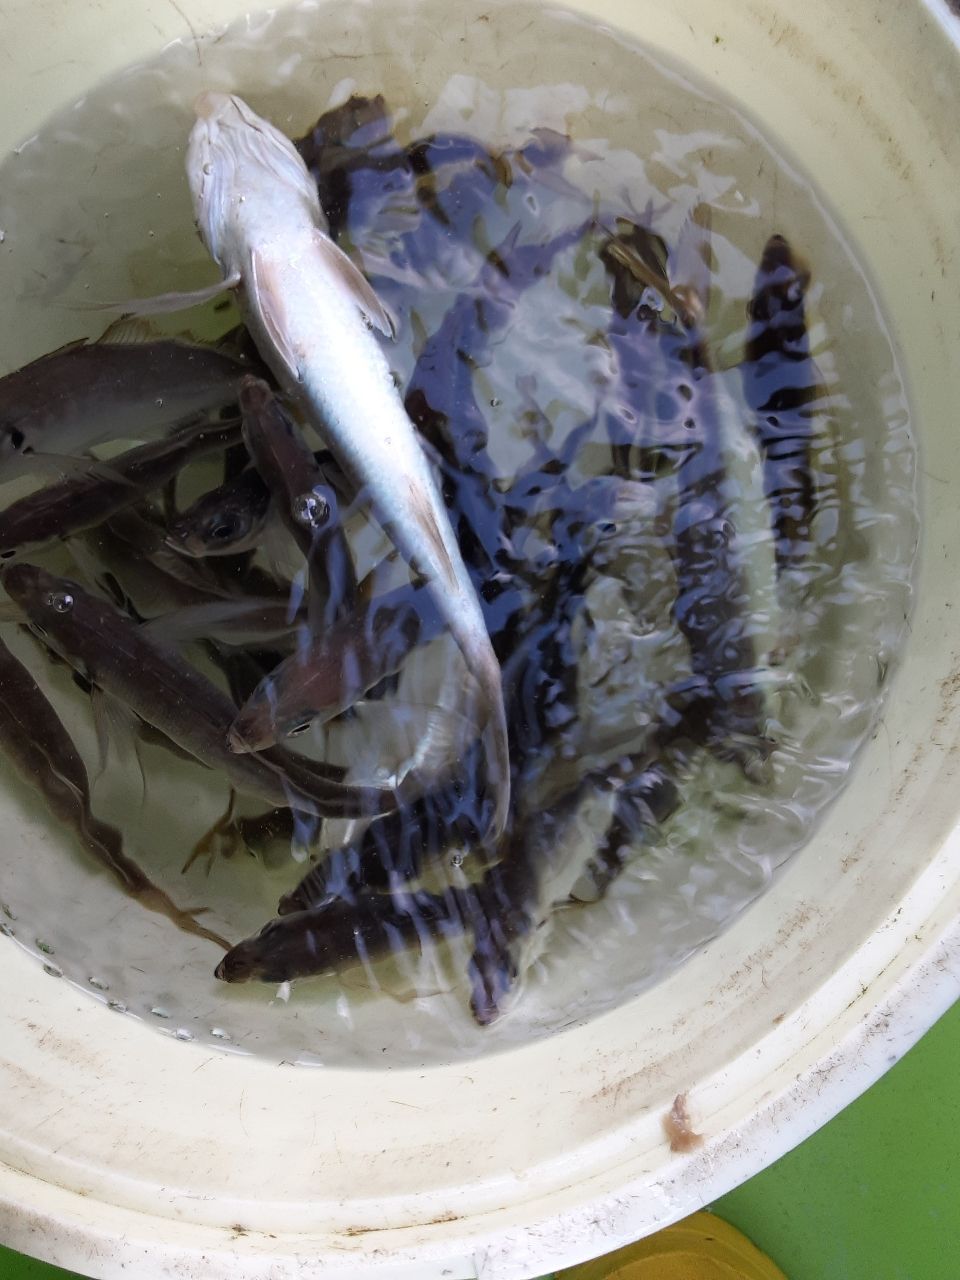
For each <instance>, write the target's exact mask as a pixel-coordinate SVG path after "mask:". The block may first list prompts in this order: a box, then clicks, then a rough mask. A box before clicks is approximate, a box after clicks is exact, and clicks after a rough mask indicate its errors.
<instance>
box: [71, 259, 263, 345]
mask: <svg viewBox="0 0 960 1280" xmlns="http://www.w3.org/2000/svg"><path fill="white" fill-rule="evenodd" d="M239 283H240V273H239V272H234V273H233V274H232V275H229V276H226V277H225V278H224V279H223V280H218V281H217V282H216V284H210V285H207V286H206V287H205V288H203V289H191V290H188V291H187V292H184V293H180V292H176V293H158V294H157V295H156V296H155V297H153V298H126V299H124V300H123V301H119V302H71V303H68V304H67V307H68V309H69V310H70V311H120V312H123V314H124V315H128V316H164V315H170V314H172V313H174V312H177V311H189V310H190V308H191V307H200V306H203V304H204V303H205V302H212V301H213V299H214V298H219V297H220V295H221V294H222V293H226V292H227V291H228V290H229V289H236V287H237V285H239ZM108 332H109V330H108Z"/></svg>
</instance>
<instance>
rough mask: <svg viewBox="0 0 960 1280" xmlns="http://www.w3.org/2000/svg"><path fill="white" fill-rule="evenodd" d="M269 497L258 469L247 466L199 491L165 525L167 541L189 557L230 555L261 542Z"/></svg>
mask: <svg viewBox="0 0 960 1280" xmlns="http://www.w3.org/2000/svg"><path fill="white" fill-rule="evenodd" d="M270 509H271V496H270V490H269V489H268V488H267V486H266V484H265V483H264V481H263V479H262V478H261V476H260V473H259V471H257V470H256V469H255V468H254V467H249V466H248V467H247V468H246V470H244V471H241V473H240V474H239V475H238V476H235V477H234V478H233V479H232V480H227V481H225V482H224V483H223V484H221V485H218V486H217V488H216V489H211V490H210V492H209V493H204V494H202V495H201V496H200V497H199V498H197V500H196V502H194V503H192V504H191V505H190V506H189V507H187V509H186V511H182V512H181V513H180V514H179V515H178V516H177V517H176V518H175V519H174V520H171V522H170V524H169V526H168V533H167V542H168V544H169V545H170V546H172V547H173V548H174V550H176V551H180V552H182V553H183V554H184V555H188V556H230V555H236V554H237V552H238V551H249V550H251V549H252V548H254V547H256V546H257V545H258V543H259V541H260V538H261V535H262V533H263V530H264V527H265V525H266V523H267V521H268V519H269V518H270Z"/></svg>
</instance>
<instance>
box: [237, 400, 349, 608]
mask: <svg viewBox="0 0 960 1280" xmlns="http://www.w3.org/2000/svg"><path fill="white" fill-rule="evenodd" d="M240 412H241V413H242V415H243V438H244V441H245V442H246V446H247V450H248V452H249V454H250V456H251V458H252V459H253V462H254V465H255V467H256V468H257V471H258V472H259V474H260V475H261V476H262V477H263V481H264V483H265V485H266V487H267V490H268V492H269V493H271V494H272V495H273V498H274V501H275V503H276V507H277V511H278V513H279V515H280V519H281V520H282V521H283V523H284V524H285V525H286V527H287V529H288V530H289V531H290V534H291V536H292V537H293V540H294V542H296V544H297V546H298V547H299V548H300V550H301V552H302V553H303V556H304V559H305V560H306V562H307V569H308V572H309V576H310V592H311V598H310V603H311V616H312V617H313V618H314V619H315V621H316V624H317V625H318V627H319V626H329V625H331V624H332V623H333V622H334V621H335V620H336V618H337V616H338V615H339V614H340V612H341V611H342V610H343V609H344V608H347V607H349V605H350V604H351V603H352V602H353V600H354V598H355V596H356V590H357V578H356V572H355V570H354V565H353V556H352V554H351V552H350V544H349V543H348V542H347V537H346V534H345V532H344V529H343V525H342V523H341V521H340V512H339V507H338V503H337V495H336V492H335V491H334V489H333V486H332V485H331V484H329V483H328V481H327V478H326V476H325V474H324V472H323V470H322V468H321V467H320V466H319V464H318V463H317V460H316V456H315V454H314V453H313V451H312V450H311V449H310V447H309V446H308V445H307V442H306V441H305V440H304V438H303V436H302V435H301V433H300V429H299V427H298V426H297V425H296V423H295V422H294V421H293V419H292V418H291V417H290V415H289V414H288V413H287V412H286V411H285V409H284V408H283V406H282V404H281V403H280V401H279V399H278V398H277V396H276V395H275V394H274V393H273V391H271V389H270V387H269V386H268V385H267V383H265V382H263V381H262V380H261V379H259V378H244V379H243V381H242V382H241V384H240Z"/></svg>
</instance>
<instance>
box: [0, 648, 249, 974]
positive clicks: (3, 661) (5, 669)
mask: <svg viewBox="0 0 960 1280" xmlns="http://www.w3.org/2000/svg"><path fill="white" fill-rule="evenodd" d="M0 748H2V750H3V751H4V753H5V755H6V756H7V757H8V759H9V760H10V761H11V763H12V764H13V766H14V768H15V769H16V770H17V772H18V773H19V774H20V776H21V777H22V778H23V780H24V782H26V783H27V784H28V785H29V786H31V787H33V788H35V789H36V790H38V791H39V792H40V793H41V794H42V795H43V798H44V800H45V801H46V804H47V808H48V809H49V811H50V812H51V813H52V814H53V815H54V817H56V818H57V819H58V821H60V822H62V823H64V824H65V825H66V826H69V827H71V828H72V829H73V830H74V831H75V832H76V834H77V836H78V837H79V839H80V841H81V843H82V844H83V847H84V848H85V849H86V850H87V852H88V853H90V854H91V855H92V856H93V857H94V858H95V859H96V860H97V862H98V863H99V864H100V865H101V866H103V867H105V868H106V869H107V870H108V871H109V872H110V874H111V875H112V876H113V877H114V879H115V880H116V881H117V882H118V884H119V885H120V887H121V888H122V889H123V891H124V892H125V893H127V894H129V895H130V897H132V898H135V899H136V900H137V901H138V902H139V903H140V904H141V905H142V906H144V907H146V908H147V910H149V911H156V912H157V913H158V914H160V915H163V916H166V917H167V919H168V920H172V921H173V923H174V924H175V925H176V926H177V928H179V929H182V930H183V931H184V932H185V933H192V934H194V935H195V936H196V937H198V938H206V939H207V940H208V941H210V942H215V943H216V944H217V946H220V947H223V948H224V950H227V949H228V948H229V946H230V944H229V942H227V941H226V940H225V939H223V938H221V937H220V935H219V934H217V933H214V932H213V930H211V929H207V928H205V926H203V925H202V924H200V923H199V922H198V921H197V920H196V919H195V918H194V914H193V913H191V912H189V911H184V910H182V909H181V908H180V907H178V906H177V905H176V904H175V903H174V902H173V901H172V900H171V899H170V898H169V897H168V896H167V894H166V893H164V891H163V890H162V889H160V888H158V887H157V886H156V885H155V884H153V882H152V881H151V880H149V879H148V877H147V876H146V875H145V874H144V872H143V871H142V870H141V869H140V867H138V866H137V864H136V863H135V862H134V861H133V859H132V858H130V857H128V856H127V854H126V853H124V851H123V839H122V837H121V835H120V832H119V831H118V830H117V829H116V827H112V826H110V825H109V824H107V823H106V822H101V821H100V819H99V818H96V817H94V815H93V813H92V812H91V809H90V782H89V778H88V776H87V769H86V765H85V764H84V763H83V760H82V759H81V758H80V754H79V752H78V751H77V749H76V747H75V746H74V744H73V740H72V738H71V737H70V735H69V734H68V733H67V731H66V729H65V728H64V726H63V724H62V723H61V721H60V718H59V716H58V715H57V713H56V712H55V711H54V709H53V707H52V706H51V705H50V703H49V701H48V700H47V698H46V696H45V695H44V693H43V692H42V691H41V689H40V686H39V685H38V684H37V682H36V680H35V679H34V678H33V676H32V675H31V674H30V672H29V671H28V670H27V668H26V667H25V666H24V665H23V664H22V663H21V662H20V661H18V659H17V658H15V657H14V656H13V654H12V653H11V652H10V650H9V649H8V648H7V646H6V645H5V644H3V642H2V641H0Z"/></svg>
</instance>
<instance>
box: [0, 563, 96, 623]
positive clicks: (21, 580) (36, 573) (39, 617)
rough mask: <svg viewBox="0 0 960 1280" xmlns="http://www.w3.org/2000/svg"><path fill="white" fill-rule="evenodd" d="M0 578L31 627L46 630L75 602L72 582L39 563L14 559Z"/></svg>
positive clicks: (70, 608)
mask: <svg viewBox="0 0 960 1280" xmlns="http://www.w3.org/2000/svg"><path fill="white" fill-rule="evenodd" d="M0 581H2V583H3V587H4V589H5V591H6V593H7V595H8V596H9V597H10V599H11V600H12V601H13V602H14V604H16V605H17V606H18V607H19V608H20V609H21V610H22V611H23V613H24V614H26V616H27V618H28V619H29V621H30V624H31V626H32V627H33V628H34V630H37V631H39V632H40V633H41V634H42V635H45V634H46V631H47V626H48V625H49V626H51V627H55V626H56V624H57V623H58V622H62V620H63V619H64V617H66V616H67V615H68V614H70V613H71V612H72V610H73V608H74V606H75V604H76V599H77V597H76V594H75V590H74V584H73V583H72V582H70V581H69V579H67V578H58V577H56V576H55V575H54V574H52V573H48V572H47V571H46V569H41V568H40V566H39V565H35V564H26V563H18V564H11V565H8V566H7V568H6V569H4V570H3V574H2V578H0Z"/></svg>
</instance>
